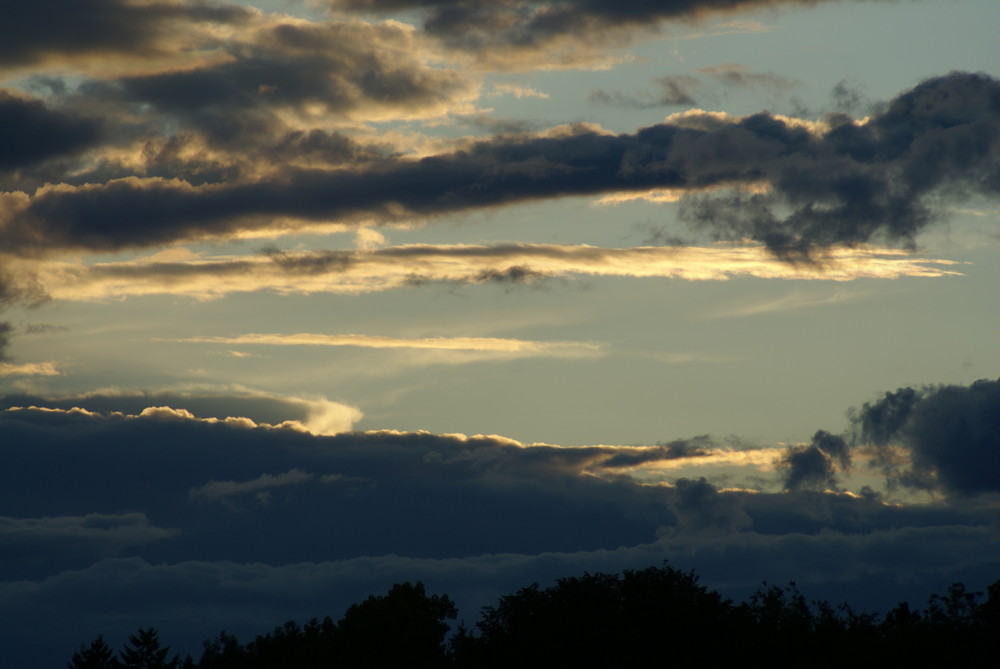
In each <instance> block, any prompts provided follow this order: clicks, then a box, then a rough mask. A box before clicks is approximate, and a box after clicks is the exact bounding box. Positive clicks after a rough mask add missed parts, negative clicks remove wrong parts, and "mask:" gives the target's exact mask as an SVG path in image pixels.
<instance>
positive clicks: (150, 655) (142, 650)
mask: <svg viewBox="0 0 1000 669" xmlns="http://www.w3.org/2000/svg"><path fill="white" fill-rule="evenodd" d="M169 652H170V647H169V646H167V647H163V648H161V647H160V638H159V635H158V634H157V632H156V630H155V629H154V628H152V627H147V628H145V629H143V628H139V630H138V631H137V632H136V633H135V634H131V635H129V638H128V645H126V646H125V648H123V649H122V651H121V652H120V653H119V655H120V656H121V659H122V666H124V667H125V668H126V669H176V668H177V665H178V664H180V661H179V660H178V659H177V658H174V659H172V660H170V661H167V654H168V653H169Z"/></svg>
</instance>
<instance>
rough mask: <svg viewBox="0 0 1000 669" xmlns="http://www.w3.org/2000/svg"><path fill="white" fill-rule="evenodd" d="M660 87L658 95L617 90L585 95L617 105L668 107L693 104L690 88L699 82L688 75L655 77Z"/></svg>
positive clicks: (603, 102)
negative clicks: (627, 92)
mask: <svg viewBox="0 0 1000 669" xmlns="http://www.w3.org/2000/svg"><path fill="white" fill-rule="evenodd" d="M656 83H657V84H658V85H659V87H660V92H659V94H658V95H624V94H622V93H621V92H619V91H611V92H610V93H609V92H608V91H604V90H596V91H592V92H591V93H590V95H588V96H587V100H588V101H590V102H596V103H598V104H605V105H614V106H617V107H635V108H637V109H650V108H653V107H669V106H678V105H693V104H695V101H694V98H693V97H692V95H693V94H692V90H693V89H696V88H698V87H699V86H700V85H701V82H700V81H698V80H697V79H696V78H694V77H692V76H688V75H683V74H679V75H668V76H665V77H660V78H659V79H656Z"/></svg>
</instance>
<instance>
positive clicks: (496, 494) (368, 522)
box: [0, 394, 1000, 667]
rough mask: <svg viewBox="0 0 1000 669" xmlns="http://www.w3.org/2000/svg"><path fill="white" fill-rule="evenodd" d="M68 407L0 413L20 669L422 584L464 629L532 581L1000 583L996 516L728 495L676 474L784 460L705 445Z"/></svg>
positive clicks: (730, 587) (181, 639)
mask: <svg viewBox="0 0 1000 669" xmlns="http://www.w3.org/2000/svg"><path fill="white" fill-rule="evenodd" d="M13 399H17V398H7V399H6V400H5V404H10V403H11V401H12V400H13ZM21 399H24V398H21ZM74 399H79V400H80V401H81V402H88V401H89V403H90V406H92V407H95V408H94V409H85V408H77V409H64V408H59V407H56V406H54V405H56V404H62V405H64V406H65V405H66V404H68V403H69V401H68V400H66V399H64V400H62V401H61V402H49V405H50V406H49V408H48V409H42V408H36V409H20V410H7V411H2V412H0V464H2V466H0V506H2V508H3V509H4V519H3V520H2V521H0V542H2V541H4V540H7V541H8V544H9V545H12V544H10V543H9V542H20V543H17V545H18V546H21V547H23V548H22V549H19V550H21V552H20V553H18V554H19V555H21V556H22V557H23V558H24V559H22V560H19V561H15V562H13V563H9V564H13V565H14V566H16V570H15V571H11V570H7V571H5V577H4V578H5V580H3V581H2V582H0V595H2V596H0V602H2V604H0V614H5V612H10V613H13V612H15V611H16V612H18V613H17V615H10V616H6V617H7V618H9V619H11V620H15V621H16V625H14V626H13V627H11V626H8V627H7V628H6V629H5V631H4V635H5V636H4V637H3V641H4V642H5V644H7V646H6V647H8V648H9V649H10V658H12V659H10V663H11V664H12V666H15V667H17V666H27V665H26V664H25V663H24V662H21V663H20V664H18V662H20V661H19V660H17V659H16V658H17V657H19V654H20V653H22V652H23V651H22V650H21V649H26V648H27V647H28V646H30V645H31V644H32V643H34V641H32V640H35V639H37V638H39V637H38V635H39V634H41V632H39V630H43V631H44V633H45V635H46V639H48V640H49V645H53V644H54V645H55V646H57V647H59V648H63V647H65V649H68V652H71V651H72V650H73V649H75V648H76V647H78V645H79V644H80V643H81V639H86V638H93V636H95V635H96V634H97V633H98V632H104V633H107V634H110V635H113V634H126V633H128V632H131V631H134V626H135V620H136V619H137V617H138V618H141V619H142V620H143V621H144V624H152V625H155V626H157V627H158V628H160V631H161V635H163V637H164V638H165V639H170V640H171V641H172V642H176V643H180V644H181V646H182V647H183V646H184V644H188V645H190V646H191V649H192V652H196V651H197V648H198V647H199V646H198V644H200V641H201V640H202V639H203V638H204V637H205V636H206V635H207V634H211V633H212V630H215V629H221V628H222V627H223V626H224V627H225V629H227V630H230V631H234V632H237V633H240V634H249V635H253V634H259V633H262V632H264V631H266V630H267V629H269V628H270V627H271V626H273V625H274V624H276V621H280V620H284V619H288V618H297V619H300V620H302V619H306V618H309V617H312V616H313V615H319V616H323V615H334V616H335V615H337V614H338V611H337V610H336V607H340V606H344V607H346V605H347V604H348V603H350V602H351V601H355V600H357V599H360V598H363V597H364V596H365V595H367V594H369V593H370V592H372V591H377V590H379V589H382V588H387V587H388V586H389V585H391V583H392V582H395V581H399V580H407V579H410V580H412V579H415V578H421V579H422V580H424V581H425V582H427V583H428V587H429V588H432V589H439V590H441V591H445V592H448V593H449V594H450V595H452V596H454V597H455V598H456V599H458V600H459V602H460V603H461V604H462V605H463V606H467V607H468V608H467V609H466V610H465V613H466V615H469V616H472V615H474V612H475V611H476V610H478V607H480V606H482V605H485V604H490V603H493V602H492V601H491V598H494V597H496V596H498V595H499V594H502V593H505V592H511V591H513V590H514V589H516V588H518V587H521V586H522V585H524V584H525V583H527V582H529V581H532V580H540V579H542V580H544V579H551V578H555V577H558V576H565V575H567V574H572V573H576V572H578V571H582V570H591V571H593V570H612V571H617V570H619V569H621V568H634V567H642V566H648V565H650V564H658V563H660V562H662V560H663V559H669V560H671V563H672V564H673V565H674V566H676V567H679V568H691V567H696V568H697V569H698V572H699V574H700V575H701V576H702V578H703V580H704V581H705V582H706V583H707V584H709V585H710V586H711V587H724V588H726V593H727V594H729V595H741V596H745V594H747V593H748V592H749V591H751V590H752V589H754V588H755V587H757V585H759V583H760V581H761V579H767V580H772V581H778V582H780V581H782V580H784V579H788V578H795V579H796V580H797V581H798V582H799V584H800V586H801V587H803V588H805V587H806V586H807V585H810V584H820V583H826V584H827V588H828V590H827V591H822V590H821V591H819V592H818V593H817V595H818V596H821V597H822V596H827V597H830V596H833V595H832V594H827V593H836V596H837V597H840V598H843V597H844V596H845V595H844V593H845V592H846V591H847V590H850V589H853V591H856V592H862V593H864V594H865V595H866V596H867V597H868V598H869V599H868V600H867V601H872V599H873V598H874V600H875V601H883V602H887V603H888V604H892V603H894V602H895V601H897V599H898V597H899V596H900V595H901V594H902V595H903V596H909V595H906V593H908V592H912V590H907V588H913V587H914V584H917V585H918V586H919V587H920V588H923V587H924V586H925V585H926V584H927V583H929V582H933V583H935V584H937V583H939V582H940V583H942V584H943V585H947V583H948V582H951V581H950V580H948V579H952V578H953V577H955V576H960V577H964V576H963V575H965V576H975V578H977V579H978V578H986V576H985V574H986V573H987V572H990V573H991V574H992V578H993V579H994V580H995V570H996V568H1000V563H998V562H997V559H996V555H997V554H998V552H997V546H998V545H1000V539H998V535H997V533H996V528H995V526H994V525H995V523H994V522H993V518H994V515H995V512H994V510H993V509H991V508H989V507H982V506H977V505H975V504H936V505H920V506H905V505H896V504H885V503H883V502H881V501H880V500H879V499H878V498H877V497H875V496H864V495H856V494H847V493H843V494H832V493H822V492H813V491H809V490H791V491H787V492H781V493H767V492H763V491H756V492H754V491H745V490H732V489H730V490H726V489H720V488H719V487H718V486H717V485H716V484H715V483H712V482H710V481H709V480H706V479H697V478H695V479H690V478H685V477H681V478H678V479H676V480H675V479H674V478H673V477H672V476H671V474H670V473H671V472H675V471H676V470H671V469H670V467H671V466H673V465H679V464H683V463H685V462H686V463H688V464H691V463H695V462H698V463H700V462H704V461H711V460H713V458H714V459H716V460H719V459H721V460H725V461H731V462H733V461H737V460H739V459H741V458H743V459H746V461H747V462H750V461H752V460H754V458H756V459H757V460H759V461H761V462H763V461H767V462H770V463H773V462H774V460H775V453H776V451H775V449H772V448H763V449H746V448H745V447H744V450H737V449H734V448H733V447H732V446H731V445H727V444H720V443H718V442H716V441H714V440H712V439H710V438H708V437H695V438H692V439H686V440H677V441H674V442H670V443H667V444H662V445H651V446H590V447H560V446H554V445H545V444H537V445H527V444H523V443H519V442H517V441H514V440H511V439H506V438H503V437H499V436H484V435H472V436H467V435H460V434H452V435H437V434H430V433H426V432H415V433H401V432H394V431H369V432H355V433H350V432H347V433H340V434H337V435H334V436H316V435H314V434H309V433H307V432H304V431H300V430H295V429H274V428H269V427H265V426H262V425H260V424H259V423H255V422H253V421H249V420H246V419H245V420H242V421H234V420H221V419H218V418H217V419H215V420H209V419H207V418H199V417H198V416H196V415H195V414H194V412H193V411H187V410H182V409H181V408H179V407H180V406H182V403H180V402H178V404H177V405H176V406H175V407H174V408H171V407H170V406H169V405H166V404H159V403H151V402H149V401H148V400H149V399H150V398H149V397H145V398H144V397H142V396H139V395H137V394H133V395H131V396H130V395H124V394H122V395H119V396H117V397H116V396H114V395H111V394H105V395H103V396H94V397H92V398H89V400H88V398H87V397H81V398H74ZM175 399H179V398H175ZM211 399H212V398H210V397H204V398H203V399H202V400H201V402H202V406H201V409H202V413H204V410H205V409H206V408H207V407H208V406H209V401H210V400H211ZM238 399H241V400H242V402H243V403H244V404H243V406H244V408H247V409H251V408H252V407H253V405H254V404H253V403H254V401H257V403H258V404H259V405H261V406H262V407H263V408H268V407H270V408H271V409H272V410H273V409H274V404H275V403H276V401H275V400H274V399H273V398H270V399H269V398H256V400H255V398H253V397H250V396H247V397H243V398H236V399H230V400H225V399H224V398H215V401H216V403H217V404H220V405H222V404H223V403H224V402H226V401H228V402H233V401H236V400H238ZM143 400H146V401H143ZM116 403H117V404H116ZM196 404H197V402H196V401H194V400H192V401H189V402H188V406H192V407H194V406H195V405H196ZM98 405H101V406H98ZM142 405H145V406H144V409H145V410H139V411H136V410H135V409H134V407H136V406H142ZM39 406H44V405H39ZM114 406H117V407H118V408H117V409H111V407H114ZM263 408H260V409H258V410H257V414H258V415H260V414H261V413H262V412H263ZM96 409H99V410H96ZM241 413H243V414H244V415H246V414H247V413H251V412H250V411H244V412H241ZM218 415H219V416H226V415H232V413H230V412H228V411H227V412H221V413H218ZM838 444H839V442H837V439H836V437H834V436H833V435H829V434H827V433H817V436H816V437H815V438H814V440H813V444H812V446H815V447H816V448H821V449H826V450H825V451H824V452H828V455H829V456H830V457H831V458H832V459H833V461H834V462H839V458H840V456H841V455H842V450H841V449H839V446H838ZM758 451H759V452H758ZM53 462H59V463H60V466H59V467H53V466H52V463H53ZM644 474H645V475H648V478H643V475H644ZM675 475H676V474H675ZM783 475H784V472H783V471H779V472H777V477H781V476H783ZM217 502H221V503H217ZM72 546H88V547H90V548H88V549H87V550H76V549H73V550H70V551H68V552H67V551H66V549H67V547H72ZM29 549H30V550H29ZM364 556H367V557H364ZM29 557H30V558H31V559H29ZM11 569H13V567H11ZM977 570H978V571H977ZM942 574H944V576H942ZM404 575H405V576H404ZM931 579H938V580H935V581H932V580H931ZM970 583H971V582H970ZM831 584H832V585H831ZM876 584H877V586H878V587H873V585H876ZM977 584H978V581H977V582H976V583H975V584H974V587H975V585H977ZM933 587H937V586H936V585H935V586H933ZM334 592H335V593H336V596H335V597H333V596H331V595H330V593H334ZM95 593H103V594H102V595H100V596H95ZM918 594H919V595H920V596H924V595H925V594H926V591H923V592H919V593H918ZM338 597H339V598H343V600H342V599H338ZM879 598H881V599H879ZM208 602H211V606H208V605H207V603H208ZM201 603H206V605H205V606H202V605H201ZM331 607H333V608H331ZM192 610H196V611H198V614H197V615H195V616H194V617H193V618H192V614H191V611H192ZM54 611H55V612H58V613H57V614H53V612H54ZM52 615H57V616H65V621H66V625H64V626H63V625H57V627H58V629H61V630H65V634H64V635H62V636H60V635H56V637H53V636H52V635H51V631H50V628H51V626H52V625H56V624H57V623H58V622H59V621H61V620H62V619H63V618H62V617H58V618H57V619H52V618H51V616H52ZM39 616H48V618H47V620H48V622H47V625H48V627H46V625H39V624H37V623H38V622H39V621H40V620H41V619H42V618H40V617H39ZM126 624H127V625H128V629H125V628H124V626H125V625H126ZM18 626H20V627H18ZM15 641H16V642H15ZM60 652H63V655H65V652H64V651H63V650H60ZM38 657H39V656H38V654H37V653H34V654H31V660H30V662H34V663H36V664H37V661H38ZM63 659H64V658H63ZM30 662H28V664H30Z"/></svg>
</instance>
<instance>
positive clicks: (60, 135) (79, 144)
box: [0, 89, 103, 172]
mask: <svg viewBox="0 0 1000 669" xmlns="http://www.w3.org/2000/svg"><path fill="white" fill-rule="evenodd" d="M102 135H103V132H102V125H101V123H100V122H98V121H97V120H95V119H92V118H87V117H82V116H77V115H75V114H73V113H72V112H68V111H62V110H57V109H51V108H49V107H47V106H46V105H45V104H44V103H43V102H42V101H41V100H36V99H33V98H27V97H23V96H20V95H14V94H12V93H11V92H10V91H6V90H2V89H0V146H2V147H3V151H0V172H2V171H12V170H22V169H25V168H29V167H32V166H34V165H36V164H37V163H40V162H43V161H45V160H48V159H51V158H56V157H58V158H65V157H67V156H73V155H75V154H77V153H79V152H81V151H83V150H85V149H87V148H90V147H92V146H95V145H96V144H98V142H99V141H100V140H101V139H102Z"/></svg>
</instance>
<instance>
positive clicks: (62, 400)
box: [0, 389, 311, 425]
mask: <svg viewBox="0 0 1000 669" xmlns="http://www.w3.org/2000/svg"><path fill="white" fill-rule="evenodd" d="M30 406H40V407H49V408H54V409H63V410H69V409H72V408H74V407H79V408H81V409H86V410H87V411H93V412H99V413H112V412H120V413H124V414H130V415H137V414H139V413H141V412H142V410H143V409H146V408H147V407H155V406H169V407H174V408H178V409H184V410H187V411H189V412H191V414H193V415H194V416H196V417H198V418H225V417H227V416H236V417H245V418H250V419H251V420H253V421H255V422H257V423H269V424H272V425H277V424H279V423H282V422H284V421H300V422H305V421H307V420H308V419H309V411H310V408H311V405H310V404H309V402H306V401H298V400H294V399H291V398H286V397H281V396H275V395H269V394H267V393H254V392H242V393H241V392H233V391H227V390H225V389H223V390H214V391H213V390H211V389H202V390H200V391H194V392H192V391H188V392H182V391H176V392H171V391H155V392H137V391H133V392H103V393H102V392H94V393H88V394H85V395H64V396H54V397H53V396H41V395H28V394H9V395H4V396H0V410H3V409H9V408H11V407H30Z"/></svg>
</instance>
